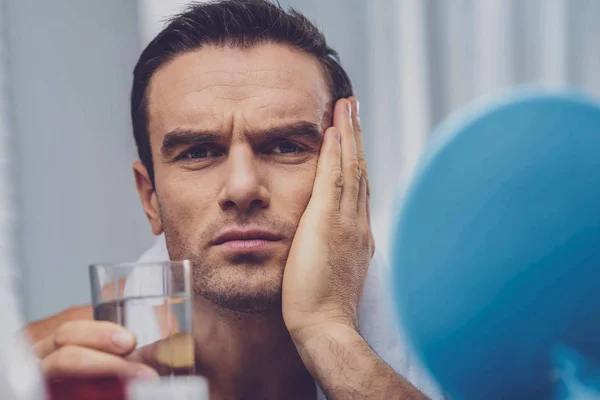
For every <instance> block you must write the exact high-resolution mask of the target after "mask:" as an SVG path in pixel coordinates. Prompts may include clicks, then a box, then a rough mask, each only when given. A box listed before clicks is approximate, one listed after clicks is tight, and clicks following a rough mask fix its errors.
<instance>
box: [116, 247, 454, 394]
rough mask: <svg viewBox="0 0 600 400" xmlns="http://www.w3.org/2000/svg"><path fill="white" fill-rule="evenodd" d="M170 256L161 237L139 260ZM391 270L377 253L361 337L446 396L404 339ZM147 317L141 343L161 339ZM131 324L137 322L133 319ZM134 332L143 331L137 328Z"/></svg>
mask: <svg viewBox="0 0 600 400" xmlns="http://www.w3.org/2000/svg"><path fill="white" fill-rule="evenodd" d="M168 259H169V254H168V252H167V247H166V243H165V239H164V236H163V235H161V236H159V237H158V240H157V241H156V243H155V244H154V246H152V247H151V248H150V249H149V250H148V251H146V252H145V253H144V254H143V255H142V256H141V257H140V259H139V260H138V261H140V262H155V261H164V260H168ZM387 272H388V271H387V269H386V268H385V265H384V263H383V262H382V257H381V256H380V255H378V254H376V255H375V257H374V258H373V260H372V261H371V264H370V265H369V270H368V272H367V277H366V280H365V286H364V290H363V295H362V297H361V300H360V303H359V304H358V326H359V331H360V334H361V336H362V337H363V338H364V339H365V340H366V342H367V343H368V344H369V346H370V347H371V348H372V349H373V350H374V351H375V352H376V353H377V354H378V355H379V357H381V358H382V359H383V360H384V361H385V362H387V363H388V364H389V365H390V366H391V367H392V368H393V369H394V370H395V371H396V372H398V373H399V374H400V375H402V376H403V377H404V378H405V379H407V380H408V381H409V382H411V383H412V384H413V385H415V386H416V387H417V388H419V389H420V390H421V391H422V392H423V393H425V394H426V395H427V396H429V397H430V398H431V399H432V400H438V399H440V400H441V399H443V396H441V395H440V392H439V390H438V389H437V385H436V384H435V383H434V381H433V380H432V379H431V378H430V377H429V375H428V374H427V373H426V372H425V371H424V370H423V369H422V368H420V367H419V366H418V365H417V361H416V359H415V357H413V356H412V355H411V352H410V351H409V349H408V346H407V344H406V343H405V342H404V341H403V340H402V338H401V333H400V329H399V327H398V324H397V323H396V318H395V313H394V312H393V311H392V307H391V297H390V290H389V288H388V286H387V284H386V282H389V280H388V279H386V278H387V276H386V275H387ZM149 278H150V279H140V280H138V279H135V280H134V281H137V282H142V281H143V285H144V286H145V287H147V285H152V284H153V283H152V282H151V281H152V277H149ZM137 290H139V289H137V288H136V287H131V286H129V287H126V288H125V293H126V295H127V296H132V295H135V294H136V291H137ZM138 317H139V318H141V319H143V322H142V321H140V322H139V323H140V324H142V323H143V324H144V325H145V329H144V332H145V335H144V337H139V335H138V344H139V345H143V344H145V343H151V342H153V341H155V340H157V339H158V338H159V337H160V335H159V332H158V327H157V329H156V331H151V330H148V328H147V327H148V323H147V319H146V318H148V317H149V318H152V316H143V315H139V316H138ZM128 323H135V321H132V320H131V318H129V320H128ZM132 331H134V332H136V333H137V332H140V330H137V329H135V328H133V329H132ZM318 399H319V400H325V396H324V394H323V392H322V391H321V390H320V389H318Z"/></svg>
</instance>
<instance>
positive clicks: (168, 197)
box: [157, 173, 217, 230]
mask: <svg viewBox="0 0 600 400" xmlns="http://www.w3.org/2000/svg"><path fill="white" fill-rule="evenodd" d="M199 178H200V177H199V176H194V174H193V173H184V174H179V175H178V176H173V175H171V176H170V177H169V179H165V180H164V181H163V182H161V184H160V185H158V182H157V188H158V194H159V200H160V205H161V212H162V213H163V214H164V215H163V217H164V218H166V219H167V220H168V221H164V222H166V223H171V224H176V225H177V226H178V228H179V229H178V230H182V229H183V230H187V229H186V227H187V226H191V227H196V228H198V227H199V226H200V221H203V220H206V219H207V216H208V214H209V213H210V212H211V209H213V208H214V207H216V204H217V203H216V196H217V194H215V193H213V190H214V188H215V187H216V186H217V185H216V184H214V183H212V182H210V179H208V180H207V179H206V177H204V178H203V179H199ZM213 212H214V211H213Z"/></svg>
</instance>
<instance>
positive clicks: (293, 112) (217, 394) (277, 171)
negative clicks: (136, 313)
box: [29, 0, 425, 399]
mask: <svg viewBox="0 0 600 400" xmlns="http://www.w3.org/2000/svg"><path fill="white" fill-rule="evenodd" d="M358 112H359V108H358V101H357V100H356V99H355V98H354V97H352V87H351V83H350V80H349V78H348V76H347V75H346V73H345V72H344V70H343V69H342V67H341V66H340V65H339V64H338V62H337V60H336V54H335V52H334V51H333V50H332V49H330V48H329V47H328V46H327V44H326V42H325V39H324V37H323V36H322V34H321V33H320V32H319V31H318V30H317V29H316V28H315V27H314V25H312V24H311V23H310V22H309V21H308V20H306V18H305V17H303V16H302V15H301V14H299V13H296V12H293V11H292V12H289V13H286V12H285V11H284V10H282V9H281V8H280V7H278V6H276V5H273V4H271V3H268V2H266V1H264V0H230V1H223V2H218V3H208V4H199V5H195V6H192V7H190V8H189V9H188V10H187V11H186V12H184V13H183V14H181V15H179V16H177V17H175V18H174V19H173V20H172V21H171V23H170V24H169V25H168V26H167V27H166V28H165V29H164V30H163V31H162V32H161V33H160V34H159V35H158V36H157V37H156V38H155V39H154V40H153V41H152V42H151V43H150V44H149V45H148V47H147V48H146V49H145V50H144V51H143V53H142V55H141V57H140V60H139V61H138V64H137V65H136V68H135V70H134V81H133V90H132V96H131V113H132V120H133V130H134V136H135V139H136V144H137V147H138V153H139V157H140V161H139V162H136V163H135V165H134V174H135V180H136V185H137V189H138V192H139V195H140V199H141V202H142V206H143V208H144V211H145V213H146V215H147V217H148V220H149V221H150V225H151V228H152V232H153V233H154V234H156V235H160V234H163V233H164V237H165V240H166V248H167V250H168V256H169V257H170V258H171V259H174V260H180V259H189V260H191V261H192V265H193V285H194V290H195V292H196V294H197V295H198V296H196V297H197V300H196V303H195V314H196V315H195V320H197V321H203V323H204V324H208V326H209V327H210V329H208V328H207V329H204V330H205V331H206V330H208V331H210V335H208V336H202V335H200V334H198V335H197V336H196V342H197V348H198V350H197V353H198V354H197V355H196V356H197V358H198V359H197V364H198V369H199V371H200V372H201V373H202V374H203V375H205V376H206V377H207V378H208V379H209V381H210V386H211V398H213V399H225V398H227V399H243V398H256V399H316V398H317V396H319V397H322V394H321V393H320V392H319V394H317V389H316V386H315V380H316V383H317V385H318V387H319V388H320V389H321V390H322V391H323V392H324V394H325V395H326V396H327V397H328V398H331V399H347V398H369V399H392V398H394V399H423V398H425V396H424V395H423V394H422V393H421V392H420V391H419V390H418V389H417V388H416V387H414V386H413V385H412V384H411V383H409V382H408V380H406V379H405V378H403V376H401V375H400V374H398V373H397V372H396V371H394V369H393V368H392V367H390V366H389V365H388V364H387V363H386V362H384V361H383V360H382V359H381V358H379V356H378V354H377V353H376V352H375V351H373V350H372V349H371V347H370V346H369V344H367V342H366V341H365V339H364V338H363V337H362V336H361V334H360V333H359V321H358V311H357V310H358V304H359V300H360V298H361V294H362V293H363V286H364V282H365V277H366V275H367V269H368V267H369V263H370V260H371V258H372V256H373V253H374V243H373V237H372V234H371V228H370V219H369V207H368V200H369V189H368V182H367V175H366V165H365V161H364V156H363V142H362V136H361V130H360V121H359V118H358ZM165 257H166V254H165ZM388 319H391V316H389V317H388ZM373 328H375V329H376V328H377V327H373ZM373 328H372V329H373ZM29 332H30V334H31V335H32V337H33V338H35V339H36V340H37V343H36V344H35V350H36V352H37V354H38V357H39V358H40V359H41V366H42V369H43V371H44V372H45V373H46V374H47V376H49V377H60V378H64V377H93V376H104V375H118V376H122V377H125V378H129V377H134V376H138V377H139V376H152V375H153V374H155V372H154V371H152V370H151V369H150V368H149V367H148V366H145V365H142V364H137V363H135V362H132V361H129V360H126V359H125V358H124V357H123V356H124V355H127V354H128V353H129V352H131V350H132V349H133V347H134V346H135V338H134V337H133V336H132V335H131V333H129V332H128V331H126V330H125V329H124V328H121V327H118V326H115V325H113V324H110V323H106V322H94V321H90V320H89V308H87V307H83V308H75V309H72V310H68V311H67V312H63V313H61V314H58V315H57V316H54V317H51V318H49V319H46V320H44V321H40V322H37V323H35V324H32V325H31V326H30V327H29ZM393 351H397V349H394V350H393ZM380 355H381V356H382V357H384V358H386V354H380ZM390 358H391V357H390Z"/></svg>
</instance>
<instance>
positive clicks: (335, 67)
mask: <svg viewBox="0 0 600 400" xmlns="http://www.w3.org/2000/svg"><path fill="white" fill-rule="evenodd" d="M266 42H276V43H283V44H288V45H290V46H292V47H293V48H295V49H297V50H299V51H302V52H305V53H307V54H311V55H313V56H315V57H316V58H317V59H318V60H319V62H320V63H321V65H322V67H323V69H324V70H325V72H326V75H327V78H329V79H328V80H329V85H330V91H331V99H332V101H333V102H335V101H336V100H337V99H340V98H343V97H349V96H352V84H351V83H350V78H349V77H348V75H347V74H346V72H345V71H344V69H343V68H342V67H341V65H340V64H339V57H338V54H337V52H336V51H335V50H333V49H332V48H330V47H329V46H328V45H327V43H326V41H325V37H324V36H323V34H322V33H321V32H320V31H319V29H318V28H317V27H316V26H315V25H314V24H312V23H311V22H310V21H309V20H308V19H307V18H306V17H305V16H304V15H302V14H301V13H299V12H297V11H296V10H294V9H290V10H289V11H285V10H284V9H283V8H282V7H281V6H280V5H279V4H273V3H271V2H269V1H267V0H224V1H217V2H209V3H198V4H193V5H191V6H189V7H188V8H187V9H186V10H185V11H184V12H182V13H181V14H179V15H176V16H175V17H173V18H172V19H171V20H170V22H169V24H168V25H167V27H166V28H165V29H163V30H162V31H161V32H160V33H159V34H158V35H157V36H156V37H155V38H154V40H152V41H151V42H150V44H148V46H146V48H145V49H144V51H143V52H142V54H141V55H140V58H139V60H138V62H137V64H136V66H135V68H134V70H133V87H132V90H131V120H132V123H133V136H134V137H135V142H136V145H137V149H138V155H139V157H140V160H141V161H142V163H144V165H145V166H146V168H147V170H148V174H149V176H150V180H151V181H152V184H154V168H153V165H152V152H151V149H150V137H149V133H148V99H147V96H146V91H147V88H148V85H149V83H150V79H151V78H152V75H153V74H154V73H155V72H156V70H158V69H159V68H160V67H161V66H162V65H164V64H165V63H167V62H168V61H170V60H172V59H173V58H175V57H176V56H177V55H179V54H182V53H186V52H190V51H194V50H197V49H199V48H200V47H202V46H203V45H205V44H208V45H219V46H233V47H240V48H248V47H252V46H254V45H257V44H261V43H266Z"/></svg>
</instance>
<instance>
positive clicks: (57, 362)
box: [49, 346, 81, 370]
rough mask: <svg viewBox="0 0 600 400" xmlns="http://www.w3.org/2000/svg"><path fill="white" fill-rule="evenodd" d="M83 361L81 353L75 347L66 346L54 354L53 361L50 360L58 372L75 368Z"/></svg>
mask: <svg viewBox="0 0 600 400" xmlns="http://www.w3.org/2000/svg"><path fill="white" fill-rule="evenodd" d="M80 359H81V354H80V351H79V349H78V348H77V347H75V346H64V347H62V348H60V349H58V350H57V351H56V352H54V355H53V356H52V359H51V360H49V361H50V363H51V364H52V366H53V368H55V369H58V370H67V369H72V368H75V367H76V366H77V364H78V361H79V360H80Z"/></svg>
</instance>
